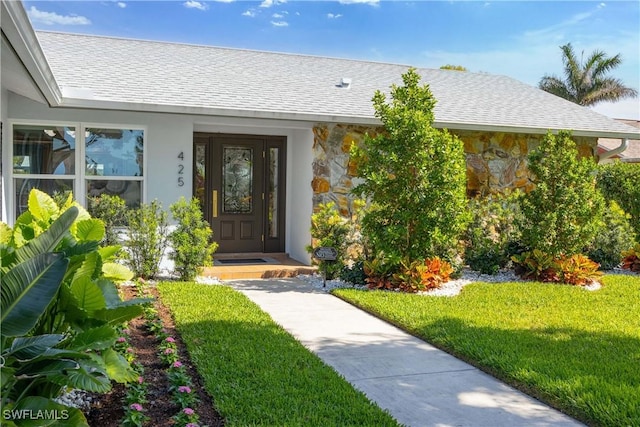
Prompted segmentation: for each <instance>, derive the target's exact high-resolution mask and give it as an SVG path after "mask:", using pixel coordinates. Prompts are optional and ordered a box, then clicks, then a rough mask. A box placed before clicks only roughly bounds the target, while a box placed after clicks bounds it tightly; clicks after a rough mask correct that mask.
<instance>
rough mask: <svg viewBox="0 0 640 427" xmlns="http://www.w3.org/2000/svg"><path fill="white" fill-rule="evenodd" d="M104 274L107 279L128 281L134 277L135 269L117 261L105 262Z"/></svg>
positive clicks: (103, 266)
mask: <svg viewBox="0 0 640 427" xmlns="http://www.w3.org/2000/svg"><path fill="white" fill-rule="evenodd" d="M102 274H103V276H104V278H105V279H110V280H115V281H127V280H131V279H133V271H131V270H129V269H128V268H127V267H126V266H124V265H122V264H118V263H115V262H105V263H104V264H103V265H102Z"/></svg>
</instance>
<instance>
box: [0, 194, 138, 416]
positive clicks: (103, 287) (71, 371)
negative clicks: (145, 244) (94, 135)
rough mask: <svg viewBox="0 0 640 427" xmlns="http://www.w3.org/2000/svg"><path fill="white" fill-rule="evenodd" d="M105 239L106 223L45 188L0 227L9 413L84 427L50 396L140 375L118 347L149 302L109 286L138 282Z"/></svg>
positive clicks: (5, 395)
mask: <svg viewBox="0 0 640 427" xmlns="http://www.w3.org/2000/svg"><path fill="white" fill-rule="evenodd" d="M103 237H104V224H102V222H101V221H100V220H98V219H95V218H91V217H90V216H89V214H88V213H87V212H86V211H85V210H84V209H83V208H82V207H80V206H79V205H77V204H76V203H75V202H73V198H72V196H69V197H67V199H66V200H63V199H61V200H59V201H58V203H56V202H55V201H54V200H53V199H52V198H51V197H50V196H48V195H47V194H45V193H43V192H41V191H39V190H32V191H31V193H30V194H29V210H28V211H26V212H24V213H23V214H21V215H20V216H19V217H18V219H17V220H16V224H15V226H14V228H13V229H11V228H10V227H9V226H7V225H6V224H4V223H0V252H1V253H2V257H1V258H0V262H1V266H0V269H1V271H0V280H1V286H0V289H1V293H2V298H1V300H2V309H1V310H0V313H1V316H2V319H1V321H2V329H1V337H0V340H1V349H0V351H1V356H2V364H1V369H2V387H1V390H0V396H1V397H2V401H1V406H2V408H3V409H9V410H11V409H16V410H19V409H21V408H27V409H30V410H32V411H37V410H39V409H41V410H48V411H54V410H55V411H58V412H59V413H61V411H67V413H68V414H69V419H68V420H66V422H65V425H69V426H84V425H86V420H85V418H84V416H83V415H82V413H81V412H80V411H79V410H77V409H74V408H67V407H65V406H63V405H61V404H58V403H56V402H54V401H53V400H52V399H53V398H55V397H58V396H59V394H60V393H61V392H62V391H63V390H65V389H81V390H87V391H91V392H106V391H108V390H109V389H110V388H111V381H117V382H127V381H131V380H133V379H135V378H136V375H135V373H134V371H133V370H132V369H131V367H130V366H129V364H128V363H127V361H126V360H125V359H124V358H122V357H121V356H119V355H118V354H117V353H116V352H115V350H113V349H112V346H113V345H114V343H115V340H116V337H117V334H116V329H115V328H116V326H117V325H118V324H120V323H121V322H123V321H126V320H129V319H131V318H134V317H136V316H138V315H139V314H140V313H141V312H142V309H141V304H142V303H144V302H146V301H145V300H130V301H126V302H123V301H121V300H120V298H119V296H118V291H117V288H116V285H115V284H114V283H113V282H112V280H128V279H130V278H131V277H132V276H133V275H132V273H131V272H130V271H128V270H127V269H126V268H125V267H123V266H121V265H119V264H116V263H114V262H112V260H111V257H112V255H113V254H114V253H115V251H117V248H113V247H105V248H101V247H100V245H99V242H100V241H101V240H102V238H103ZM6 416H7V415H6V413H5V412H4V411H3V417H6ZM4 421H7V420H4V419H3V425H4ZM9 425H13V424H11V423H9ZM33 425H35V424H33Z"/></svg>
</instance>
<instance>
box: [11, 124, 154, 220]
mask: <svg viewBox="0 0 640 427" xmlns="http://www.w3.org/2000/svg"><path fill="white" fill-rule="evenodd" d="M78 129H80V131H79V132H78ZM12 134H13V147H12V148H13V150H12V156H13V180H12V181H13V182H12V184H13V192H14V194H15V198H14V200H13V201H14V212H15V217H16V218H17V217H18V216H19V215H20V214H21V213H22V212H24V211H25V210H26V209H27V202H28V197H29V192H30V191H31V189H32V188H38V189H40V190H42V191H44V192H45V193H47V194H50V195H53V194H55V193H65V192H68V191H72V192H73V193H74V196H75V197H76V199H77V200H78V201H79V202H80V203H84V202H85V201H86V198H88V197H98V196H100V195H102V194H109V195H115V196H118V197H120V198H122V199H123V200H124V201H125V202H126V204H127V206H129V207H138V206H139V205H140V203H141V202H142V194H143V192H142V188H143V184H144V174H143V160H144V130H143V129H139V128H138V129H122V128H116V127H102V126H100V127H98V126H86V127H85V126H82V125H80V124H77V125H39V124H14V125H13V130H12ZM80 159H84V161H82V160H80ZM82 163H84V165H83V164H82Z"/></svg>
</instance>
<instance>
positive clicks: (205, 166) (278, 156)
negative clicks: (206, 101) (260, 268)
mask: <svg viewBox="0 0 640 427" xmlns="http://www.w3.org/2000/svg"><path fill="white" fill-rule="evenodd" d="M284 150H285V138H284V137H272V136H255V135H226V134H204V133H196V134H195V135H194V161H195V165H194V166H195V167H194V193H195V196H196V197H198V198H199V199H200V203H201V206H202V207H203V213H204V216H205V218H206V219H207V220H208V221H209V223H210V224H211V229H212V230H213V238H214V240H215V241H216V242H218V244H219V245H220V246H219V247H218V252H226V253H228V252H238V253H242V252H284V207H285V204H284V195H285V192H284V182H285V179H284V178H285V177H284V170H285V168H284V165H285V163H284V159H285V157H284V156H285V151H284Z"/></svg>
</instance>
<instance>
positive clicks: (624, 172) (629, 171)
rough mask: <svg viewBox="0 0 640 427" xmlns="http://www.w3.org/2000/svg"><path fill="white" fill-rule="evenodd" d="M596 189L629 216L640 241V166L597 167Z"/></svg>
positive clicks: (616, 164)
mask: <svg viewBox="0 0 640 427" xmlns="http://www.w3.org/2000/svg"><path fill="white" fill-rule="evenodd" d="M598 188H600V191H602V194H604V197H606V198H607V199H609V200H614V201H616V202H617V203H618V205H620V207H621V208H622V209H624V211H625V212H626V213H628V214H629V215H631V225H632V226H633V229H634V230H635V233H636V241H640V164H637V163H622V162H616V163H610V164H606V165H600V166H598Z"/></svg>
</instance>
